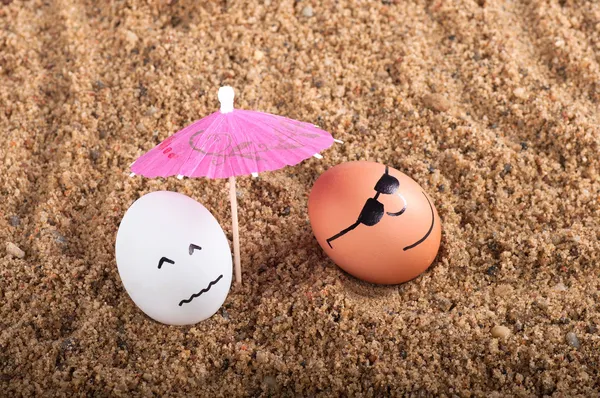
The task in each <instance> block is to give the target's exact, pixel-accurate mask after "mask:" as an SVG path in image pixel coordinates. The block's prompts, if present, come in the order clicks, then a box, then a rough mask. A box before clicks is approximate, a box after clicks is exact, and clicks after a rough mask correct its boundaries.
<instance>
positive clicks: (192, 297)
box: [179, 275, 223, 307]
mask: <svg viewBox="0 0 600 398" xmlns="http://www.w3.org/2000/svg"><path fill="white" fill-rule="evenodd" d="M222 277H223V275H219V277H218V278H217V279H215V280H214V281H212V282H211V283H209V284H208V286H207V287H206V288H204V289H202V290H200V291H199V292H198V293H194V294H192V295H191V296H190V298H189V299H187V300H181V301H180V302H179V306H180V307H181V306H182V305H183V304H187V303H191V302H192V300H193V299H195V298H196V297H200V296H202V294H204V293H206V292H208V291H209V290H210V288H211V287H213V286H214V285H216V284H217V283H218V282H219V281H220V280H221V278H222Z"/></svg>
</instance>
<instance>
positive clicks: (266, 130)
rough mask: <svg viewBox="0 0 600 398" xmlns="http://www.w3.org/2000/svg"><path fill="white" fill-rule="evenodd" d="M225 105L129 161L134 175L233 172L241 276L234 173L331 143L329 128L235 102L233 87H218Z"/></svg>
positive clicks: (296, 158)
mask: <svg viewBox="0 0 600 398" xmlns="http://www.w3.org/2000/svg"><path fill="white" fill-rule="evenodd" d="M218 97H219V101H220V102H221V110H220V111H217V112H215V113H213V114H211V115H209V116H207V117H205V118H203V119H201V120H198V121H196V122H194V123H192V124H190V125H189V126H187V127H185V128H184V129H183V130H180V131H178V132H177V133H175V134H173V135H172V136H170V137H168V138H167V139H166V140H164V141H163V142H161V143H160V144H159V145H158V146H156V147H154V148H153V149H151V150H150V151H148V152H147V153H145V154H144V155H142V156H140V157H139V158H138V159H137V160H136V161H135V162H134V163H133V164H132V165H131V171H132V173H131V176H134V175H136V174H139V175H142V176H144V177H151V178H152V177H170V176H174V175H176V176H177V178H183V177H208V178H229V187H230V190H229V199H230V201H231V218H232V221H233V229H232V230H233V252H234V262H235V276H236V281H237V282H238V283H240V282H241V280H242V271H241V265H240V244H239V227H238V217H237V199H236V192H235V177H236V176H240V175H248V174H252V175H253V176H257V175H258V173H259V172H263V171H270V170H277V169H280V168H282V167H285V166H293V165H296V164H298V163H300V162H301V161H303V160H305V159H308V158H310V157H311V156H314V157H316V158H318V159H320V158H321V155H319V152H320V151H322V150H324V149H327V148H329V147H330V146H331V145H332V144H333V142H334V141H335V142H340V143H341V141H339V140H334V139H333V137H332V136H331V134H329V133H328V132H326V131H324V130H321V129H319V128H318V127H317V126H315V125H313V124H310V123H304V122H299V121H296V120H292V119H288V118H285V117H281V116H275V115H271V114H269V113H263V112H255V111H246V110H240V109H234V108H233V98H234V91H233V88H231V87H228V86H226V87H221V88H220V89H219V95H218Z"/></svg>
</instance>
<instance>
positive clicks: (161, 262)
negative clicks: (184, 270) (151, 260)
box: [158, 257, 175, 269]
mask: <svg viewBox="0 0 600 398" xmlns="http://www.w3.org/2000/svg"><path fill="white" fill-rule="evenodd" d="M163 263H169V264H175V261H173V260H169V259H168V258H166V257H163V258H161V259H160V260H159V261H158V269H160V267H162V265H163Z"/></svg>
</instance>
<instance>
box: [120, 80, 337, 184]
mask: <svg viewBox="0 0 600 398" xmlns="http://www.w3.org/2000/svg"><path fill="white" fill-rule="evenodd" d="M229 89H230V88H229V87H228V88H226V87H222V88H221V89H220V90H219V99H220V100H221V101H222V107H221V110H220V111H217V112H215V113H213V114H211V115H209V116H207V117H205V118H203V119H201V120H198V121H196V122H194V123H192V124H190V125H189V126H187V127H186V128H184V129H183V130H180V131H178V132H177V133H175V134H174V135H172V136H170V137H169V138H167V139H166V140H164V141H163V142H162V143H160V144H159V145H158V146H156V147H155V148H154V149H152V150H150V151H149V152H147V153H146V154H144V155H143V156H141V157H140V158H139V159H137V160H136V161H135V163H133V164H132V166H131V171H132V172H134V173H135V174H140V175H143V176H145V177H169V176H174V175H177V176H185V177H208V178H228V177H232V176H240V175H250V174H256V173H260V172H263V171H270V170H277V169H280V168H282V167H285V166H293V165H296V164H298V163H300V162H301V161H303V160H305V159H307V158H310V157H311V156H315V155H317V157H319V156H318V153H319V152H320V151H322V150H324V149H327V148H329V147H330V146H331V145H332V144H333V142H334V140H333V137H332V136H331V134H329V133H328V132H326V131H324V130H321V129H319V128H317V127H316V126H315V125H313V124H310V123H304V122H299V121H296V120H292V119H288V118H285V117H282V116H276V115H271V114H269V113H263V112H255V111H247V110H241V109H235V110H234V109H233V89H231V90H229Z"/></svg>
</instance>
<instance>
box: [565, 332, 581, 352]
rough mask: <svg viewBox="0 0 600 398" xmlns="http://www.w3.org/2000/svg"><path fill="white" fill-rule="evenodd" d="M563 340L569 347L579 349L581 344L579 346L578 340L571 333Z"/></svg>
mask: <svg viewBox="0 0 600 398" xmlns="http://www.w3.org/2000/svg"><path fill="white" fill-rule="evenodd" d="M565 339H566V340H567V343H569V345H570V346H571V347H575V348H579V347H580V346H581V344H579V339H578V338H577V335H576V334H575V333H573V332H569V333H567V335H566V336H565Z"/></svg>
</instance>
